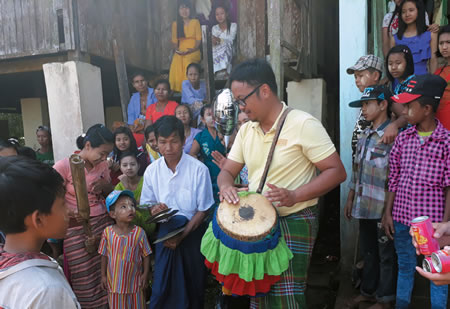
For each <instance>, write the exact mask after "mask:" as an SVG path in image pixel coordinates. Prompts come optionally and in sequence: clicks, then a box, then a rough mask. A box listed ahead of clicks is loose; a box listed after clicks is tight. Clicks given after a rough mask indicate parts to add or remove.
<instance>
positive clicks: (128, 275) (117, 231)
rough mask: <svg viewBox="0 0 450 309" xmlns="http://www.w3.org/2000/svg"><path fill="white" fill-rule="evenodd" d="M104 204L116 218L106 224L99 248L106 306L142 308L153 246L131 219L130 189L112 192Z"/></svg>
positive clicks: (134, 207)
mask: <svg viewBox="0 0 450 309" xmlns="http://www.w3.org/2000/svg"><path fill="white" fill-rule="evenodd" d="M106 208H107V209H108V212H109V215H110V216H111V218H113V219H114V220H115V221H116V223H115V224H114V225H111V226H108V227H107V228H105V230H104V231H103V235H102V239H101V241H100V246H99V248H98V253H99V254H101V255H102V263H101V265H102V266H101V267H102V287H103V288H104V289H106V290H107V291H108V303H109V308H111V309H118V308H136V309H143V308H145V297H144V289H145V288H146V287H147V284H148V278H149V276H148V275H149V269H150V254H151V253H152V249H151V248H150V245H149V243H148V240H147V236H146V235H145V232H144V230H143V229H142V228H140V227H139V226H136V225H134V224H132V223H131V222H132V221H133V219H134V218H135V215H136V200H135V199H134V196H133V192H131V191H128V190H124V191H113V192H111V193H110V194H109V195H108V197H107V198H106Z"/></svg>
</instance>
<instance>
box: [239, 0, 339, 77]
mask: <svg viewBox="0 0 450 309" xmlns="http://www.w3.org/2000/svg"><path fill="white" fill-rule="evenodd" d="M261 2H263V3H261ZM264 2H265V0H254V1H239V15H238V29H239V31H238V40H237V42H238V55H237V61H238V62H240V61H243V60H245V59H249V58H254V57H256V56H257V57H262V56H263V55H262V54H261V50H262V49H263V48H262V47H263V46H264V45H263V43H262V42H261V41H262V40H261V39H260V37H261V34H260V33H261V30H262V28H263V27H264V25H263V24H262V23H263V19H262V18H261V17H260V15H261V14H260V12H259V11H260V9H261V7H264V6H263V5H262V4H264ZM284 2H285V4H284V6H285V8H284V17H283V31H282V32H283V40H284V41H286V42H287V43H289V45H291V46H294V47H296V48H297V50H298V51H300V52H301V53H302V58H301V59H302V65H303V68H302V69H303V71H305V73H307V74H306V76H307V77H310V76H317V75H322V74H320V72H319V71H320V70H321V69H323V68H325V67H326V63H327V61H328V62H329V61H330V59H331V58H333V57H330V56H329V55H327V53H336V52H337V50H338V45H337V44H338V32H336V33H337V34H336V35H337V37H336V35H334V34H332V33H333V30H334V29H336V25H338V20H337V18H336V16H337V13H336V12H337V11H336V10H337V9H338V7H337V4H336V3H335V0H285V1H284ZM258 12H259V13H258ZM265 35H266V39H267V35H268V33H267V32H266V33H265ZM333 36H334V37H333ZM257 37H258V38H257ZM330 44H334V45H330ZM266 51H267V49H266ZM283 57H284V59H285V61H287V60H296V59H297V56H296V55H295V54H294V53H292V52H290V51H289V50H288V49H286V48H284V49H283Z"/></svg>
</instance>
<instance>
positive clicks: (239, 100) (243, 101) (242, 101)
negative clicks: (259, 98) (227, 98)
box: [234, 84, 264, 107]
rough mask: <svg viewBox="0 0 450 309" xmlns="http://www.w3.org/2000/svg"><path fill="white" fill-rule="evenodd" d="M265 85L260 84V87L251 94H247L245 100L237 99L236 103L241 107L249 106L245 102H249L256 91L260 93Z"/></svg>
mask: <svg viewBox="0 0 450 309" xmlns="http://www.w3.org/2000/svg"><path fill="white" fill-rule="evenodd" d="M262 85H264V84H260V85H259V86H258V87H256V88H255V89H253V90H252V92H250V93H249V94H247V95H246V96H245V98H243V99H236V100H235V101H234V102H236V103H237V104H239V105H240V106H243V107H245V106H247V103H245V100H247V99H248V98H250V97H251V96H252V95H253V94H254V93H255V92H256V91H258V89H259V88H260V87H261V86H262Z"/></svg>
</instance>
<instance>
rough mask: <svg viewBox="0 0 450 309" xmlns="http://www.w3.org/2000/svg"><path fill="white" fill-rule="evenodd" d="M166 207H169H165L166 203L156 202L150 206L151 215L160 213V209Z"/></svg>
mask: <svg viewBox="0 0 450 309" xmlns="http://www.w3.org/2000/svg"><path fill="white" fill-rule="evenodd" d="M167 208H169V207H167V205H166V204H164V203H159V204H156V205H154V206H152V207H151V208H150V211H151V213H152V216H155V215H157V214H158V213H160V212H161V211H163V210H165V209H167Z"/></svg>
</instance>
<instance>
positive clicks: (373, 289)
mask: <svg viewBox="0 0 450 309" xmlns="http://www.w3.org/2000/svg"><path fill="white" fill-rule="evenodd" d="M390 95H391V94H390V92H389V90H388V89H387V88H386V87H385V86H373V87H368V88H366V89H365V90H364V92H363V95H362V97H361V99H360V100H358V101H354V102H351V103H350V104H349V105H350V107H360V108H361V112H362V114H363V116H364V118H365V119H366V120H367V121H369V122H370V126H369V127H368V128H366V129H365V130H364V131H363V132H362V134H361V135H360V138H359V140H358V143H357V145H356V154H355V162H354V164H353V171H352V178H351V181H350V184H349V186H350V191H349V194H348V198H347V203H346V205H345V209H344V214H345V216H346V217H347V219H349V220H350V219H351V218H352V217H353V218H356V219H359V232H360V238H359V240H360V249H361V253H362V256H363V258H364V269H363V276H362V282H361V287H360V293H361V295H359V296H357V297H355V298H354V299H353V300H352V302H353V303H354V305H357V303H359V302H362V301H376V302H377V304H376V305H374V308H390V302H392V301H394V300H395V279H396V269H395V250H394V243H393V241H392V240H390V239H389V238H388V237H387V236H386V234H385V233H384V230H383V229H382V227H381V218H382V214H383V208H384V204H385V201H386V197H387V181H388V179H387V175H388V174H389V152H390V150H391V147H392V144H385V143H382V142H381V140H382V139H383V135H384V131H385V129H386V128H387V127H388V125H389V124H390V123H391V119H390V115H391V112H390V102H388V98H389V97H390ZM370 308H372V307H370Z"/></svg>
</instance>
